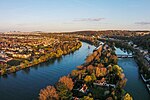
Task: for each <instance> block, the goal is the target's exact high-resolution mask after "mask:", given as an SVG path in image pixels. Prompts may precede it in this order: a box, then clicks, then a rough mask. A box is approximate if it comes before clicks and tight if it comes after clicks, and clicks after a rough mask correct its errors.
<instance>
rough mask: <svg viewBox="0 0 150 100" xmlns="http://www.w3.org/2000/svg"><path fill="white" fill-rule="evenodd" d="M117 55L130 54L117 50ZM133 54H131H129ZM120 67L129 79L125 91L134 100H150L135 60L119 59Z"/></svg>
mask: <svg viewBox="0 0 150 100" xmlns="http://www.w3.org/2000/svg"><path fill="white" fill-rule="evenodd" d="M116 54H125V55H127V54H128V53H127V52H125V51H124V50H121V49H119V48H116ZM129 54H131V53H129ZM118 65H119V66H120V67H122V69H123V70H124V73H125V75H126V78H127V79H128V81H127V83H126V86H125V90H126V91H127V92H129V93H130V94H131V95H132V96H133V99H134V100H150V94H149V93H148V90H147V88H146V86H145V84H144V82H143V80H142V79H141V77H140V75H139V73H138V65H137V64H136V62H135V60H134V59H133V58H119V60H118Z"/></svg>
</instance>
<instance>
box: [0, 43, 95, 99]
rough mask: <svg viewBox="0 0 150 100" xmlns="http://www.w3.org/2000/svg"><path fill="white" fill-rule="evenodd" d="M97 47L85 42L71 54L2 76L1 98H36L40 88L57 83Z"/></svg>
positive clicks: (0, 81)
mask: <svg viewBox="0 0 150 100" xmlns="http://www.w3.org/2000/svg"><path fill="white" fill-rule="evenodd" d="M94 48H95V47H94V46H91V45H90V49H88V44H87V43H83V45H82V47H81V48H80V49H79V50H78V51H76V52H74V53H71V54H69V55H65V56H63V57H61V58H58V59H52V60H49V61H47V62H45V63H41V64H39V65H36V66H34V67H31V68H30V69H25V70H21V71H18V72H16V73H12V74H9V75H7V76H1V77H0V98H1V100H35V99H37V97H38V93H39V91H40V89H42V88H45V87H46V86H47V85H53V84H55V83H56V82H57V81H58V79H59V78H60V77H61V76H63V75H67V74H68V73H70V72H71V71H72V70H73V69H76V66H78V65H80V64H82V63H83V62H84V59H85V58H86V56H87V55H88V54H89V53H91V52H92V51H93V49H94Z"/></svg>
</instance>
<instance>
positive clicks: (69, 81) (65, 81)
mask: <svg viewBox="0 0 150 100" xmlns="http://www.w3.org/2000/svg"><path fill="white" fill-rule="evenodd" d="M59 82H60V83H63V84H64V85H65V86H67V88H68V89H69V90H72V88H73V86H74V83H73V81H72V79H71V78H69V77H67V76H63V77H61V78H60V79H59Z"/></svg>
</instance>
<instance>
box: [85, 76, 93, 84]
mask: <svg viewBox="0 0 150 100" xmlns="http://www.w3.org/2000/svg"><path fill="white" fill-rule="evenodd" d="M84 81H85V82H87V83H88V82H90V81H92V78H91V76H90V75H87V76H86V77H85V78H84Z"/></svg>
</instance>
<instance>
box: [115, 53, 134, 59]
mask: <svg viewBox="0 0 150 100" xmlns="http://www.w3.org/2000/svg"><path fill="white" fill-rule="evenodd" d="M117 57H118V58H134V55H124V54H117Z"/></svg>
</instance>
